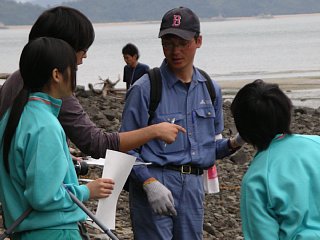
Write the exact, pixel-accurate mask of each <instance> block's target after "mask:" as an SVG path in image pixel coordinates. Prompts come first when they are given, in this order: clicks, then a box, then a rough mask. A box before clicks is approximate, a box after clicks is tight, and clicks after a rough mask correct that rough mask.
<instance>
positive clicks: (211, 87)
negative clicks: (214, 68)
mask: <svg viewBox="0 0 320 240" xmlns="http://www.w3.org/2000/svg"><path fill="white" fill-rule="evenodd" d="M198 71H199V72H200V73H201V75H202V76H204V77H205V78H206V79H207V81H206V86H207V89H208V92H209V94H210V98H211V102H212V105H214V101H215V100H216V91H215V88H214V85H213V83H212V80H211V78H210V76H209V75H208V73H206V72H205V71H203V70H202V69H199V68H198Z"/></svg>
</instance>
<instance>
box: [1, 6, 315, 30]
mask: <svg viewBox="0 0 320 240" xmlns="http://www.w3.org/2000/svg"><path fill="white" fill-rule="evenodd" d="M62 4H63V5H68V6H72V7H74V8H77V9H79V10H81V11H82V12H84V13H85V14H86V15H87V16H88V17H89V18H90V19H91V20H92V21H93V22H119V21H146V20H160V18H161V16H162V15H163V13H164V12H166V11H167V10H168V9H170V8H173V7H176V6H187V7H190V8H191V9H193V10H194V11H195V12H196V13H197V14H198V15H199V16H200V17H201V18H211V17H217V16H220V17H221V16H223V17H240V16H257V15H261V14H272V15H279V14H297V13H316V12H320V1H319V0H176V1H171V0H161V1H159V0H116V1H115V0H78V1H72V2H65V3H62ZM51 6H54V5H51ZM51 6H50V5H48V7H51ZM44 9H45V8H44V7H41V6H39V5H32V4H30V3H24V4H23V3H16V2H14V1H13V0H0V22H3V23H4V24H8V25H15V24H32V23H33V22H34V20H35V18H36V16H38V15H39V14H40V13H41V12H42V11H43V10H44Z"/></svg>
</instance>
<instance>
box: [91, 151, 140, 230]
mask: <svg viewBox="0 0 320 240" xmlns="http://www.w3.org/2000/svg"><path fill="white" fill-rule="evenodd" d="M135 160H136V158H135V157H133V156H131V155H128V154H125V153H121V152H117V151H112V150H107V153H106V159H105V164H104V168H103V172H102V177H103V178H111V179H113V180H114V182H115V185H114V190H113V191H112V194H111V195H110V196H109V197H108V198H105V199H100V200H99V203H98V208H97V212H96V217H97V218H98V219H99V220H100V221H101V222H102V223H104V224H105V226H106V227H108V228H109V229H112V230H113V229H115V225H116V208H117V201H118V198H119V195H120V193H121V190H122V188H123V186H124V184H125V182H126V180H127V177H128V176H129V173H130V171H131V169H132V166H133V164H134V163H135Z"/></svg>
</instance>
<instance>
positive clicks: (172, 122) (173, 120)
mask: <svg viewBox="0 0 320 240" xmlns="http://www.w3.org/2000/svg"><path fill="white" fill-rule="evenodd" d="M175 121H176V118H172V119H171V121H170V123H171V124H174V122H175ZM166 146H167V143H165V144H164V147H166Z"/></svg>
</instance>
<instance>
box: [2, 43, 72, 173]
mask: <svg viewBox="0 0 320 240" xmlns="http://www.w3.org/2000/svg"><path fill="white" fill-rule="evenodd" d="M19 68H20V73H21V76H22V78H23V82H24V87H23V89H22V90H21V91H20V92H19V94H18V95H17V97H16V98H15V100H14V102H13V105H12V108H11V112H10V115H9V118H8V122H7V125H6V128H5V131H4V144H3V145H4V148H3V158H4V165H5V168H6V171H7V172H8V173H9V172H10V169H9V159H8V158H9V157H8V156H9V150H10V146H11V141H12V138H13V135H14V133H15V131H16V128H17V126H18V124H19V121H20V117H21V114H22V112H23V109H24V106H25V104H26V103H27V101H28V97H29V93H30V92H35V91H42V88H43V87H44V86H45V85H46V84H48V83H49V82H50V80H51V77H52V72H53V70H54V69H58V71H59V72H60V73H62V74H63V78H64V81H72V84H71V87H72V90H74V89H75V87H76V68H77V60H76V54H75V51H74V49H73V48H71V46H70V45H69V44H68V43H66V42H65V41H63V40H61V39H56V38H47V37H42V38H37V39H35V40H32V41H30V42H29V43H27V44H26V46H25V47H24V48H23V50H22V53H21V56H20V62H19Z"/></svg>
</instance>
